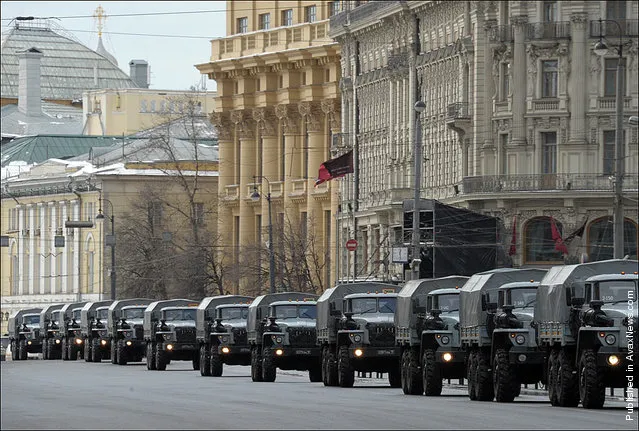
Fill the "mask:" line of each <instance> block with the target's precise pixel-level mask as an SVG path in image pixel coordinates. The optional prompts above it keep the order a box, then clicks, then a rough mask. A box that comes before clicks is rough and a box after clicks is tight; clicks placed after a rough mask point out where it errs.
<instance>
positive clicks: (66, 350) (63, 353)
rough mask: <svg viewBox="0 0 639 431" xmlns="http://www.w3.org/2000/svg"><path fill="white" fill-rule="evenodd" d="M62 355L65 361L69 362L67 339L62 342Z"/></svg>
mask: <svg viewBox="0 0 639 431" xmlns="http://www.w3.org/2000/svg"><path fill="white" fill-rule="evenodd" d="M60 354H61V357H62V360H63V361H68V360H69V349H67V339H66V338H63V339H62V341H61V342H60Z"/></svg>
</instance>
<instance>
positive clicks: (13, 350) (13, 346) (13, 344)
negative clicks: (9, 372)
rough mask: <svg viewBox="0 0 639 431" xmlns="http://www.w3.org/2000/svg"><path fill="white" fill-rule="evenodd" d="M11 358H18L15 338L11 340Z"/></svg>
mask: <svg viewBox="0 0 639 431" xmlns="http://www.w3.org/2000/svg"><path fill="white" fill-rule="evenodd" d="M11 360H12V361H17V360H18V346H17V344H16V342H15V340H12V341H11Z"/></svg>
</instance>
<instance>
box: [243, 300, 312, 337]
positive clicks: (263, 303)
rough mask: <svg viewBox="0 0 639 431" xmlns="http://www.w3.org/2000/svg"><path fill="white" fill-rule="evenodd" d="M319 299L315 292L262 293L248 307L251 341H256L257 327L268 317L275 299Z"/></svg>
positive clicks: (247, 323) (248, 331)
mask: <svg viewBox="0 0 639 431" xmlns="http://www.w3.org/2000/svg"><path fill="white" fill-rule="evenodd" d="M305 299H306V300H312V301H316V300H317V295H315V294H314V293H304V292H281V293H269V294H266V295H260V296H258V297H257V298H255V299H254V300H253V302H251V305H249V308H248V319H247V320H246V332H247V335H248V339H249V341H255V339H256V337H257V332H256V330H257V327H258V325H259V321H260V320H261V319H262V318H263V317H266V311H267V310H268V306H269V305H270V304H271V303H272V302H275V301H288V300H291V301H303V300H305Z"/></svg>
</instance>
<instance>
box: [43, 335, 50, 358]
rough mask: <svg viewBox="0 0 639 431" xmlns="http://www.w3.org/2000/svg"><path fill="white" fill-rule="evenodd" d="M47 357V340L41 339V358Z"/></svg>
mask: <svg viewBox="0 0 639 431" xmlns="http://www.w3.org/2000/svg"><path fill="white" fill-rule="evenodd" d="M47 359H49V340H46V339H45V340H42V360H43V361H46V360H47Z"/></svg>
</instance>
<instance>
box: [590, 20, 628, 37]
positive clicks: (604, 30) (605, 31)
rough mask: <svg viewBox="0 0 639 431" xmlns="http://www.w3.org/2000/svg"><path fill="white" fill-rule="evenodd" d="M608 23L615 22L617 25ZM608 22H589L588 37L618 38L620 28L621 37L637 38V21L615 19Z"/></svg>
mask: <svg viewBox="0 0 639 431" xmlns="http://www.w3.org/2000/svg"><path fill="white" fill-rule="evenodd" d="M610 21H616V22H617V23H618V24H619V26H617V24H615V23H614V22H610ZM610 21H602V22H601V23H600V22H599V20H594V21H590V37H599V36H608V37H619V36H620V34H619V28H621V31H622V34H621V35H623V36H629V37H637V36H639V20H636V19H616V20H610Z"/></svg>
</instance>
